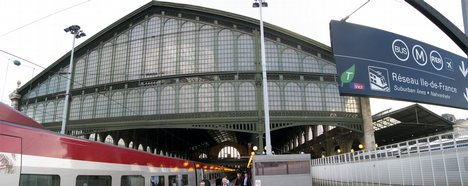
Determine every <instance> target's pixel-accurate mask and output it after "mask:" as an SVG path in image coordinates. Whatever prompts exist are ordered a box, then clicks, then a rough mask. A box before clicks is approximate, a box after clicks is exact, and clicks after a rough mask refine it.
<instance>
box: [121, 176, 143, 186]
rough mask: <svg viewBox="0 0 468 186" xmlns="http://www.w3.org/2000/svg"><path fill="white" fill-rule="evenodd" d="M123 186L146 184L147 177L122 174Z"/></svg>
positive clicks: (141, 185)
mask: <svg viewBox="0 0 468 186" xmlns="http://www.w3.org/2000/svg"><path fill="white" fill-rule="evenodd" d="M120 185H121V186H145V178H144V177H143V176H122V178H121V179H120Z"/></svg>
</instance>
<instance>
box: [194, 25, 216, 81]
mask: <svg viewBox="0 0 468 186" xmlns="http://www.w3.org/2000/svg"><path fill="white" fill-rule="evenodd" d="M214 38H215V32H214V28H213V27H212V26H210V25H205V26H203V27H201V28H200V35H199V42H200V43H199V45H198V56H199V57H198V59H199V61H198V66H199V72H213V71H214V60H215V59H214V57H215V47H214Z"/></svg>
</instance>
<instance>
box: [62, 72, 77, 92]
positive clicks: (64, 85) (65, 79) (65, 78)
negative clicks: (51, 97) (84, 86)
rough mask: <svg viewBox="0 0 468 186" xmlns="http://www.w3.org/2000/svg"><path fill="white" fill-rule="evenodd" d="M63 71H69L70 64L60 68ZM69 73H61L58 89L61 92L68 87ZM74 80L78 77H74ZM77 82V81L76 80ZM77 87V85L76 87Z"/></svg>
mask: <svg viewBox="0 0 468 186" xmlns="http://www.w3.org/2000/svg"><path fill="white" fill-rule="evenodd" d="M60 71H61V72H64V73H68V66H66V67H64V68H62V69H61V70H60ZM67 77H68V75H67V74H62V75H59V87H58V88H59V89H58V91H59V92H61V91H65V89H66V87H67V81H68V78H67ZM74 81H76V77H75V79H74ZM76 82H77V81H76ZM74 88H76V87H74Z"/></svg>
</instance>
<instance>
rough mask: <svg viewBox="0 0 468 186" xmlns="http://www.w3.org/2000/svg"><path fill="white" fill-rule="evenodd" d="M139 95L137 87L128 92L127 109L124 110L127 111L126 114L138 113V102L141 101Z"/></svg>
mask: <svg viewBox="0 0 468 186" xmlns="http://www.w3.org/2000/svg"><path fill="white" fill-rule="evenodd" d="M140 97H141V96H140V92H139V90H138V89H133V90H130V91H129V92H128V95H127V109H126V110H125V112H126V113H127V116H133V115H138V114H140V102H141V101H140ZM143 98H144V97H143ZM143 114H144V113H143Z"/></svg>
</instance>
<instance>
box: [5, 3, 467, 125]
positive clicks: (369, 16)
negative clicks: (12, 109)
mask: <svg viewBox="0 0 468 186" xmlns="http://www.w3.org/2000/svg"><path fill="white" fill-rule="evenodd" d="M168 1H169V2H176V3H183V4H191V5H197V6H203V7H208V8H214V9H219V10H223V11H227V12H231V13H236V14H240V15H244V16H248V17H252V18H256V19H258V17H259V12H258V9H254V8H251V7H252V2H253V0H168ZM365 1H366V0H295V1H286V0H269V1H267V2H268V4H269V7H268V8H266V9H264V15H263V17H264V21H266V22H269V23H271V24H274V25H277V26H280V27H283V28H285V29H288V30H291V31H293V32H296V33H298V34H301V35H304V36H307V37H309V38H311V39H314V40H316V41H319V42H321V43H324V44H326V45H328V46H330V34H329V25H328V24H329V22H330V20H332V19H335V20H340V19H341V18H343V17H345V16H346V15H348V14H350V13H351V12H353V11H354V10H355V9H356V8H357V7H359V6H360V5H361V4H363V3H364V2H365ZM148 2H149V0H41V1H37V0H0V24H1V26H0V50H3V51H6V52H9V53H12V54H14V55H17V56H19V57H22V58H24V59H27V60H29V61H32V62H34V63H37V64H39V65H41V66H44V67H47V66H49V65H50V64H52V63H53V62H55V61H56V60H57V59H58V58H60V57H61V56H63V55H64V54H65V53H67V52H68V51H70V49H71V45H72V36H71V35H70V34H67V33H65V32H64V31H63V29H64V28H65V27H68V26H70V25H73V24H77V25H80V26H81V27H82V29H83V30H84V31H85V32H86V34H87V35H88V36H92V35H94V34H96V33H97V32H99V31H100V30H102V29H103V28H105V27H107V26H109V25H110V24H112V23H113V22H115V21H116V20H118V19H120V18H122V17H123V16H125V15H127V14H128V13H130V12H132V11H134V10H135V9H137V8H139V7H141V6H142V5H144V4H146V3H148ZM426 2H428V3H429V4H430V5H432V6H433V7H435V8H436V9H437V10H439V11H440V12H441V13H442V14H443V15H445V16H446V17H447V18H448V19H449V20H451V21H452V22H453V23H454V24H455V25H457V26H458V27H459V28H461V29H462V30H463V20H462V13H461V1H460V0H426ZM75 5H76V6H75ZM69 7H72V8H69ZM67 8H69V9H67ZM65 9H66V10H65ZM62 10H63V11H62ZM56 12H58V13H56ZM53 13H55V14H53ZM51 14H53V15H51ZM41 18H42V19H41ZM348 22H351V23H356V24H361V25H366V26H371V27H375V28H379V29H383V30H387V31H390V32H395V33H398V34H401V35H404V36H407V37H411V38H414V39H416V40H420V41H423V42H426V43H429V44H431V45H435V46H437V47H440V48H443V49H445V50H448V51H450V52H453V53H456V54H458V55H461V56H465V54H464V53H463V52H462V51H461V50H460V49H459V48H458V47H457V46H456V45H455V44H454V43H453V42H452V41H451V40H450V38H448V37H447V36H446V35H445V34H444V33H443V32H442V31H440V29H438V28H437V27H436V26H434V24H433V23H432V22H430V21H429V20H427V19H426V18H425V17H424V16H423V15H422V14H420V13H419V12H418V11H416V10H415V9H413V8H412V7H411V6H410V5H408V4H407V3H406V2H404V1H403V0H372V1H370V2H369V3H368V4H367V5H366V6H364V7H363V8H362V9H361V10H359V11H358V12H356V13H355V14H354V15H352V16H351V17H350V18H349V19H348ZM87 38H89V37H85V38H82V39H79V40H77V44H79V43H81V42H83V41H85V40H86V39H87ZM12 60H18V58H16V57H14V56H11V55H7V54H5V53H3V52H0V87H2V88H1V89H0V90H1V91H0V94H1V95H0V96H1V101H2V102H7V103H9V100H8V94H9V93H10V92H12V91H13V90H14V89H15V87H16V82H17V81H18V80H20V81H21V82H23V84H24V83H25V82H27V81H28V80H29V79H31V77H32V76H33V75H36V74H38V73H39V72H40V70H41V69H40V68H39V67H35V66H33V65H30V64H27V63H23V64H22V65H21V66H14V65H12V63H11V61H12ZM8 64H10V65H8ZM410 104H413V103H409V102H399V101H391V100H382V99H371V108H372V112H373V113H377V112H379V111H382V110H384V109H387V108H392V109H399V108H402V107H404V106H408V105H410ZM423 105H424V106H425V107H427V108H429V109H430V110H432V111H434V112H435V113H437V114H443V113H453V114H455V116H456V117H457V118H468V111H467V110H460V109H453V108H447V107H440V106H434V105H427V104H423Z"/></svg>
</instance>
